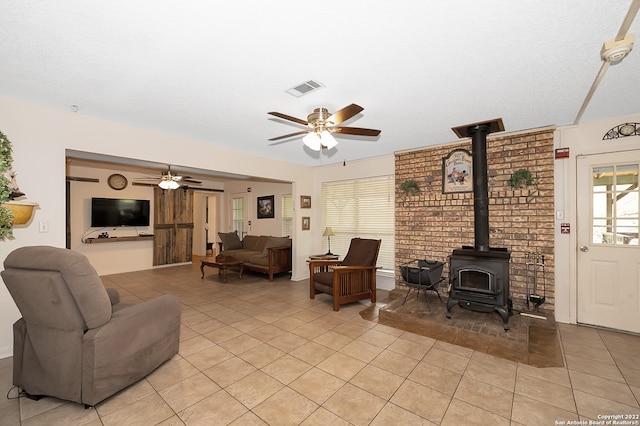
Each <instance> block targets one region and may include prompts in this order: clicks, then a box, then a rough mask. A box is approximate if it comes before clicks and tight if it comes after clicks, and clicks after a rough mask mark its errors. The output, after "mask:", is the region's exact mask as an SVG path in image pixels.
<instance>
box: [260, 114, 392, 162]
mask: <svg viewBox="0 0 640 426" xmlns="http://www.w3.org/2000/svg"><path fill="white" fill-rule="evenodd" d="M363 110H364V108H362V107H361V106H360V105H356V104H351V105H348V106H346V107H344V108H342V109H341V110H339V111H337V112H335V113H333V114H330V113H329V111H328V110H327V108H316V109H314V110H313V112H312V113H311V114H309V115H308V116H307V120H306V121H305V120H302V119H300V118H296V117H292V116H290V115H287V114H282V113H280V112H275V111H272V112H269V113H268V114H269V115H273V116H274V117H278V118H282V119H284V120H288V121H292V122H294V123H296V124H300V125H303V126H307V127H308V129H306V130H301V131H299V132H295V133H289V134H287V135H283V136H278V137H275V138H271V139H269V140H270V141H277V140H281V139H286V138H291V137H294V136H300V135H304V134H306V136H305V137H304V138H302V142H304V144H305V145H306V146H308V147H309V148H310V149H312V150H314V151H320V150H322V148H327V149H331V148H333V147H335V146H336V145H338V142H337V141H336V140H335V138H334V137H333V136H332V135H331V134H332V133H340V134H344V135H357V136H378V135H379V134H380V132H381V131H380V130H376V129H364V128H361V127H346V126H340V124H342V123H343V122H345V121H347V120H349V119H350V118H352V117H354V116H355V115H356V114H359V113H360V112H361V111H363Z"/></svg>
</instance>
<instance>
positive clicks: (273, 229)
mask: <svg viewBox="0 0 640 426" xmlns="http://www.w3.org/2000/svg"><path fill="white" fill-rule="evenodd" d="M249 188H250V189H251V192H249V191H248V189H249ZM225 189H226V192H227V196H228V199H227V203H230V202H231V200H230V199H231V196H232V194H244V195H246V196H247V205H246V206H245V214H246V218H247V220H249V221H250V222H251V225H249V228H248V230H247V231H248V233H249V234H251V235H273V236H280V235H281V234H282V196H283V195H285V194H291V193H292V185H291V184H290V183H279V182H254V181H240V182H239V181H234V182H229V183H228V184H227V185H226V187H225ZM269 195H273V196H274V197H273V201H274V217H273V219H271V218H264V219H258V217H257V216H258V213H257V199H258V197H265V196H269ZM225 208H226V209H227V211H229V210H230V207H229V206H228V205H227V206H225ZM231 228H232V224H231V218H229V217H228V218H227V221H226V223H224V225H223V227H222V231H223V232H228V231H229V230H231ZM216 237H217V236H216ZM219 240H220V239H219V238H217V239H216V241H219Z"/></svg>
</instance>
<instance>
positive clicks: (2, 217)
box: [0, 132, 13, 241]
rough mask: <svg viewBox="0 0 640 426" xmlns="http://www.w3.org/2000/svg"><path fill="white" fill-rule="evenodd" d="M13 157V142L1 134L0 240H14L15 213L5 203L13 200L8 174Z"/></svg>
mask: <svg viewBox="0 0 640 426" xmlns="http://www.w3.org/2000/svg"><path fill="white" fill-rule="evenodd" d="M12 163H13V155H12V152H11V142H10V141H9V138H7V136H6V135H5V134H4V133H2V132H0V240H1V241H4V240H7V239H9V240H12V239H13V213H11V210H9V209H8V208H7V207H5V203H6V202H8V201H10V200H11V199H12V196H11V195H12V193H13V190H12V189H11V188H10V187H9V185H10V183H11V179H10V177H9V176H7V174H8V173H7V172H8V171H10V170H11V164H12Z"/></svg>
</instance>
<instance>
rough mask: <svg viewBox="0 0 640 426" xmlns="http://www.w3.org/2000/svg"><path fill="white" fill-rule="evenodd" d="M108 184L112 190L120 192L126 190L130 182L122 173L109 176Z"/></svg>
mask: <svg viewBox="0 0 640 426" xmlns="http://www.w3.org/2000/svg"><path fill="white" fill-rule="evenodd" d="M107 183H108V184H109V187H111V188H112V189H115V190H117V191H120V190H122V189H125V188H126V187H127V184H128V183H129V182H128V181H127V178H126V177H124V176H123V175H121V174H120V173H114V174H112V175H111V176H109V178H108V179H107Z"/></svg>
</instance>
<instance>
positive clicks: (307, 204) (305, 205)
mask: <svg viewBox="0 0 640 426" xmlns="http://www.w3.org/2000/svg"><path fill="white" fill-rule="evenodd" d="M300 208H301V209H310V208H311V197H310V196H308V195H301V196H300Z"/></svg>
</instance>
